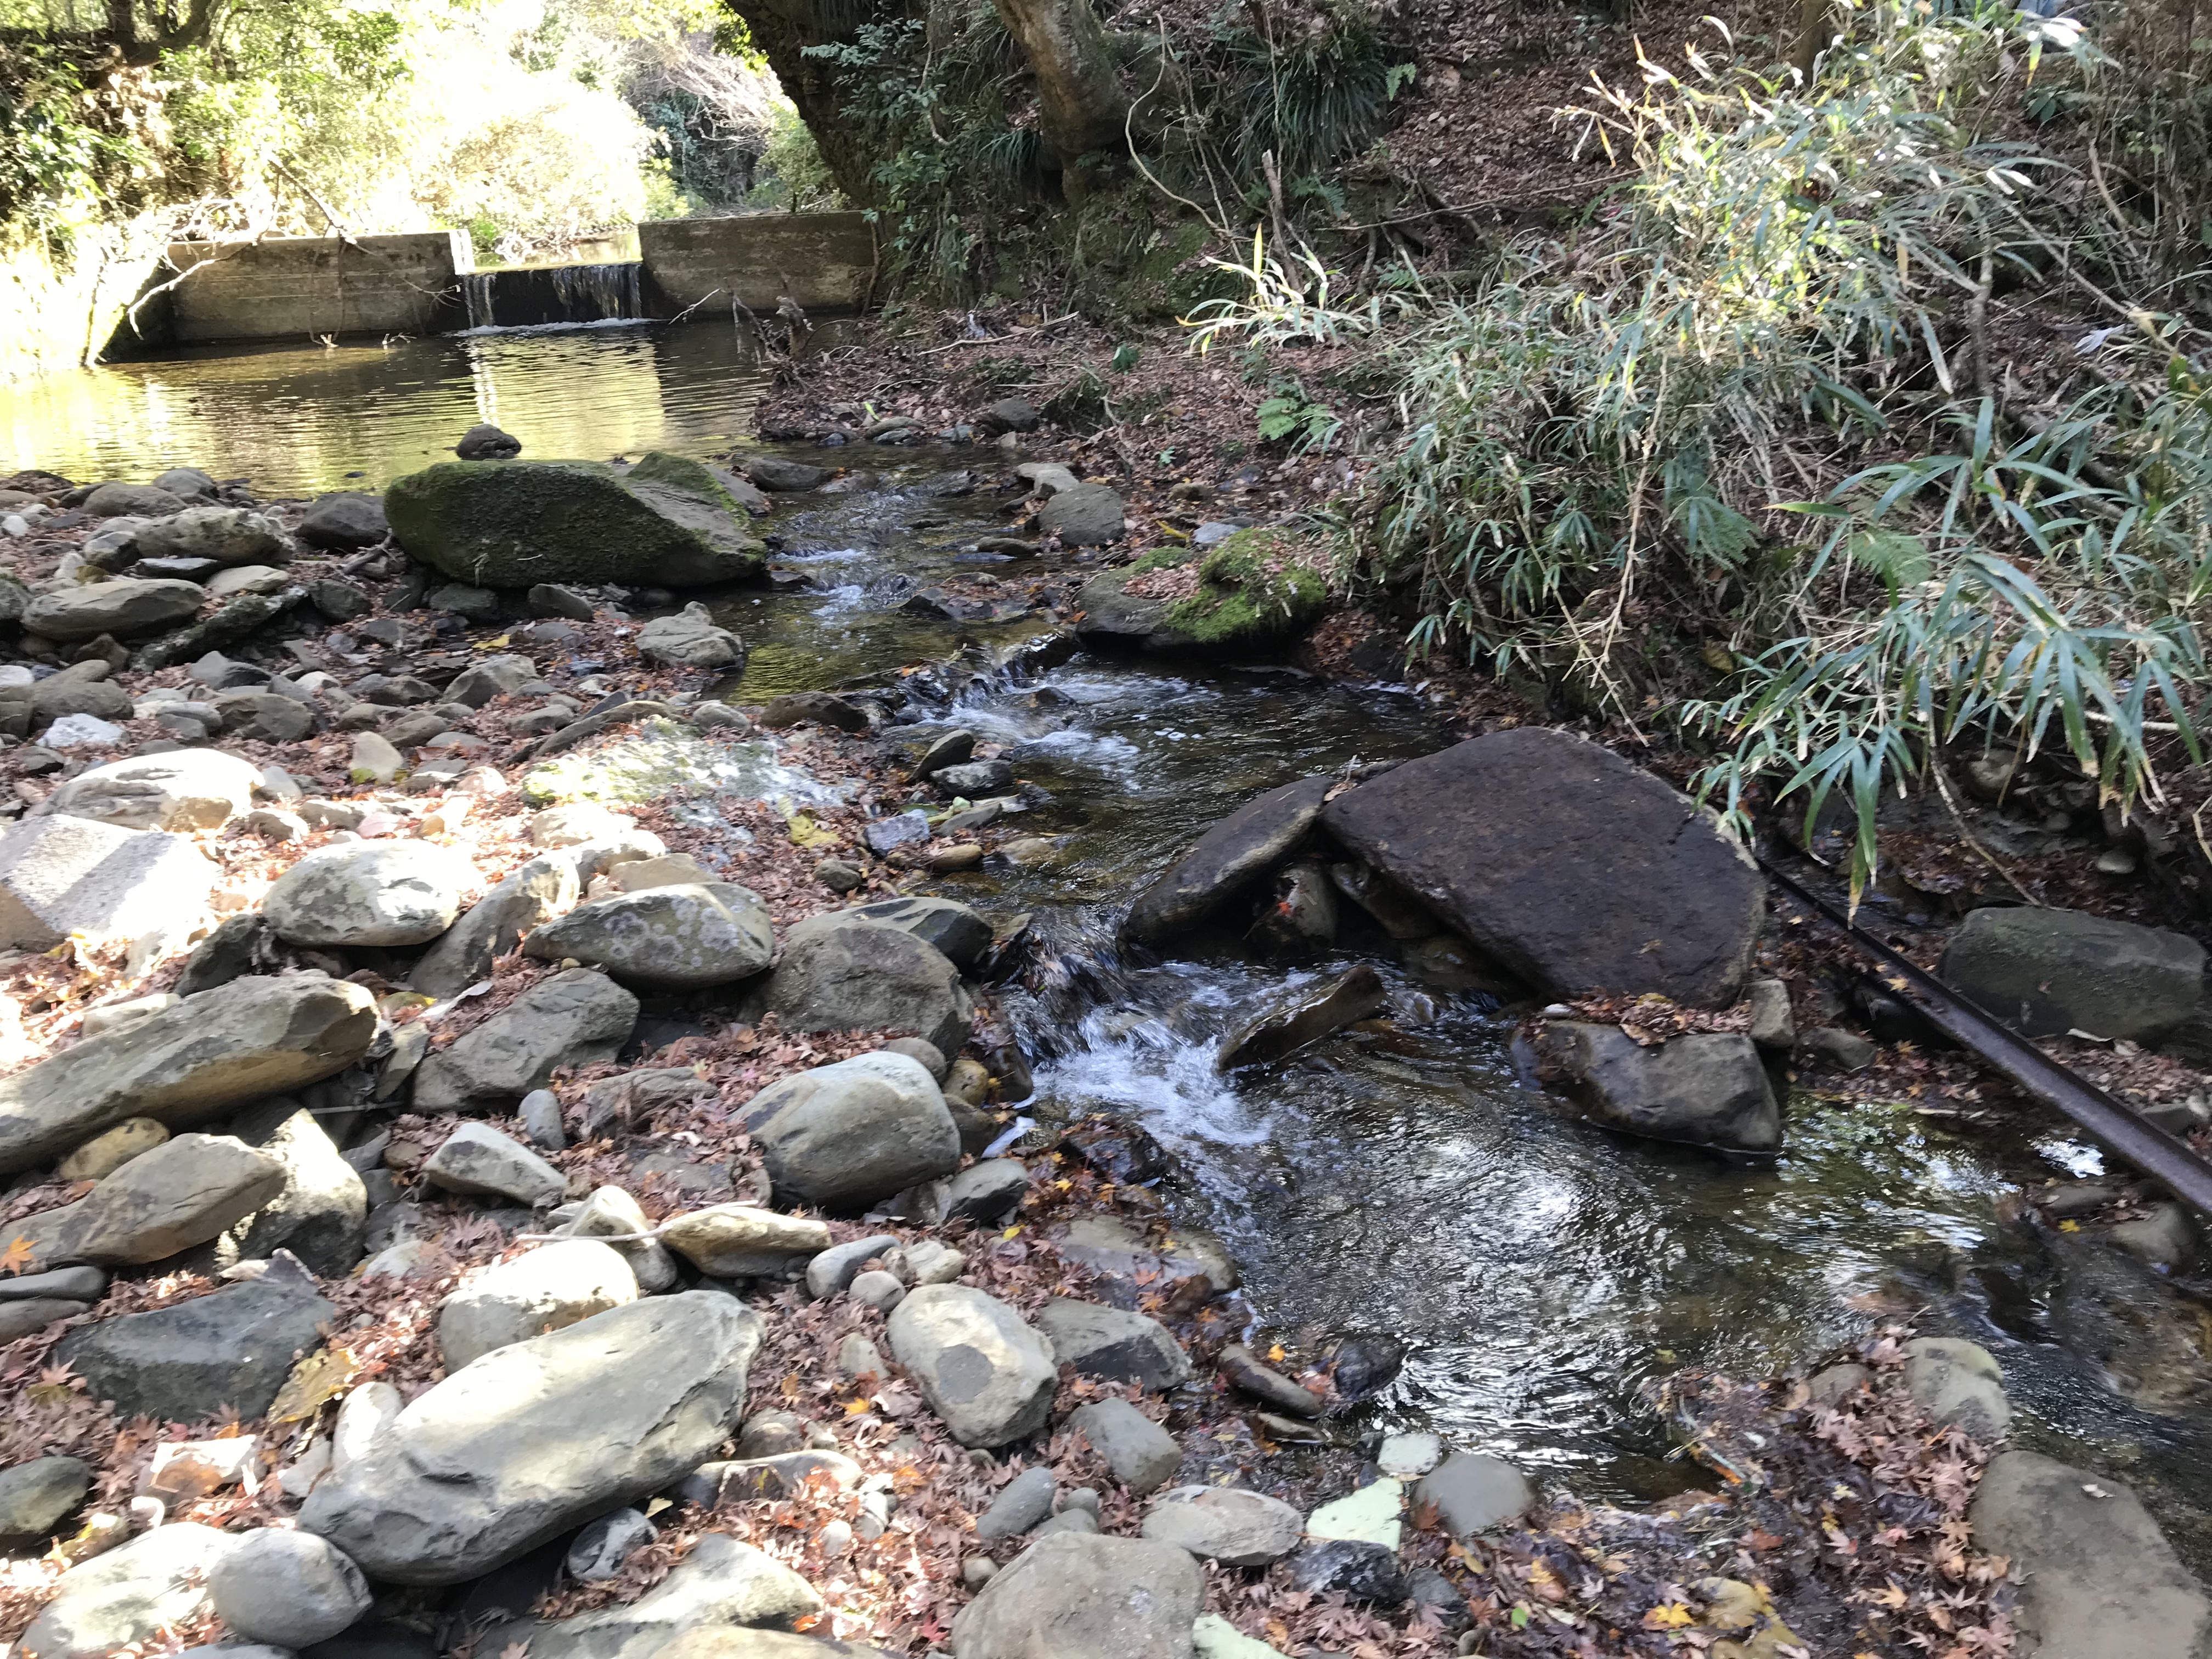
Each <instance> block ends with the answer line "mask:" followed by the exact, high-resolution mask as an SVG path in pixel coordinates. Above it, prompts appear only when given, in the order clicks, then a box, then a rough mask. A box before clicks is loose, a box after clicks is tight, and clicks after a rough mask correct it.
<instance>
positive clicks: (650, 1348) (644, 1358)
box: [300, 1291, 761, 1652]
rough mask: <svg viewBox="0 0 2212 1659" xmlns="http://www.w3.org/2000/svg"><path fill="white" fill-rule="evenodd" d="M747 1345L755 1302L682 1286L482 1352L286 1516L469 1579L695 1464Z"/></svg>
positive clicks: (738, 1394)
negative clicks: (296, 1514)
mask: <svg viewBox="0 0 2212 1659" xmlns="http://www.w3.org/2000/svg"><path fill="white" fill-rule="evenodd" d="M760 1342H761V1321H760V1316H759V1315H757V1314H756V1313H754V1312H753V1311H752V1310H750V1309H748V1308H746V1307H745V1306H744V1305H743V1304H740V1303H738V1302H737V1301H735V1300H733V1299H732V1298H731V1297H726V1296H721V1295H718V1294H716V1293H714V1292H713V1291H684V1292H683V1293H682V1294H680V1295H676V1296H662V1297H653V1298H651V1299H650V1300H647V1301H644V1302H635V1303H632V1304H629V1305H628V1306H626V1307H619V1308H615V1309H613V1310H610V1311H608V1312H606V1313H603V1314H600V1315H599V1316H596V1317H594V1318H592V1319H587V1320H585V1321H584V1322H581V1323H580V1324H574V1325H571V1326H568V1328H565V1329H562V1330H558V1331H555V1332H553V1333H552V1334H550V1335H545V1336H538V1337H533V1338H532V1339H531V1340H527V1341H523V1342H516V1343H513V1344H512V1345H511V1346H507V1347H502V1348H499V1349H496V1350H495V1351H493V1352H490V1353H488V1354H486V1355H485V1356H483V1358H481V1359H479V1360H477V1363H476V1364H472V1365H469V1366H466V1367H465V1368H464V1369H463V1370H459V1371H458V1372H455V1373H453V1374H452V1375H450V1376H447V1378H446V1380H445V1381H444V1382H442V1383H439V1384H437V1385H436V1386H435V1387H434V1388H432V1389H430V1390H429V1392H428V1393H427V1394H424V1395H421V1396H419V1397H418V1398H416V1400H415V1401H413V1402H412V1403H411V1404H410V1405H409V1406H408V1407H406V1409H404V1411H402V1412H401V1413H399V1415H398V1417H397V1418H396V1419H394V1420H393V1421H392V1425H391V1427H390V1428H389V1429H388V1430H387V1431H386V1432H385V1433H384V1434H383V1435H381V1436H380V1437H378V1438H377V1439H375V1440H374V1441H373V1442H371V1443H370V1444H369V1445H368V1448H367V1449H366V1450H365V1451H363V1452H362V1455H360V1456H359V1457H358V1458H357V1459H356V1460H355V1461H354V1462H351V1463H349V1464H348V1465H347V1466H346V1468H344V1469H343V1470H341V1471H339V1472H338V1473H337V1474H334V1475H333V1476H331V1478H329V1479H327V1480H325V1481H324V1482H323V1483H322V1484H321V1485H319V1486H317V1487H316V1488H315V1490H314V1492H313V1493H311V1494H310V1495H309V1497H308V1499H307V1504H306V1506H305V1507H304V1508H303V1509H302V1510H301V1512H300V1524H301V1526H302V1527H304V1528H307V1530H308V1531H311V1532H316V1533H319V1534H322V1535H323V1536H325V1537H326V1538H328V1539H329V1540H330V1541H331V1542H332V1543H334V1544H336V1545H337V1547H339V1548H340V1549H342V1550H343V1551H344V1552H345V1553H347V1554H348V1555H349V1556H351V1557H352V1558H353V1559H355V1560H356V1561H357V1562H359V1563H360V1564H361V1565H362V1568H363V1569H364V1570H365V1571H368V1573H369V1574H370V1575H371V1576H372V1577H377V1578H380V1579H383V1580H385V1581H386V1582H387V1583H400V1584H453V1583H463V1582H465V1581H466V1580H468V1579H471V1578H474V1577H478V1576H479V1575H481V1574H483V1573H485V1572H488V1571H490V1570H491V1569H492V1568H494V1567H496V1566H499V1565H501V1564H503V1563H505V1562H507V1561H511V1560H513V1559H514V1558H515V1557H516V1556H518V1555H520V1554H521V1553H523V1552H524V1551H526V1550H527V1549H529V1548H531V1547H532V1546H534V1545H536V1544H538V1543H541V1542H543V1541H545V1540H547V1539H549V1538H551V1537H553V1536H555V1535H556V1534H559V1533H561V1532H563V1531H565V1530H567V1529H568V1528H572V1527H574V1526H577V1525H580V1523H582V1522H585V1521H586V1520H589V1519H590V1518H591V1517H592V1516H594V1515H598V1514H602V1513H604V1512H605V1511H606V1510H611V1509H616V1508H618V1507H620V1506H621V1505H623V1504H627V1503H629V1502H630V1501H632V1500H633V1499H635V1498H641V1497H643V1496H645V1495H646V1494H647V1493H648V1492H653V1491H656V1490H657V1489H659V1487H661V1486H665V1485H667V1484H668V1483H670V1482H671V1481H673V1480H676V1479H677V1478H678V1477H679V1476H680V1475H683V1474H688V1473H689V1472H690V1470H692V1469H693V1468H696V1467H698V1465H699V1464H701V1463H702V1462H705V1461H706V1460H707V1458H708V1456H709V1455H711V1454H712V1453H713V1451H714V1447H715V1446H716V1444H718V1443H720V1440H721V1439H722V1437H724V1436H725V1435H726V1434H727V1433H728V1432H729V1431H730V1429H731V1428H732V1426H733V1425H734V1424H735V1421H736V1419H737V1415H738V1412H739V1411H740V1410H741V1409H742V1408H743V1407H744V1398H745V1369H746V1366H747V1365H748V1364H750V1361H751V1359H752V1356H753V1354H754V1353H755V1352H757V1350H758V1348H759V1346H760ZM695 1559H696V1558H695ZM533 1651H547V1652H550V1651H554V1649H551V1648H548V1649H544V1650H537V1649H533Z"/></svg>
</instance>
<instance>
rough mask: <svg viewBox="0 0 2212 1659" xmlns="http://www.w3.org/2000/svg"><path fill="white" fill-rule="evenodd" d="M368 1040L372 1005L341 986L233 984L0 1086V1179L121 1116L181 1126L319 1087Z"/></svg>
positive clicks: (309, 980) (316, 981) (362, 992)
mask: <svg viewBox="0 0 2212 1659" xmlns="http://www.w3.org/2000/svg"><path fill="white" fill-rule="evenodd" d="M375 1036H376V1000H375V999H374V997H372V996H371V995H370V994H368V991H367V990H366V989H364V988H363V987H361V986H358V985H355V984H352V983H350V982H349V981H345V980H335V979H327V978H325V977H324V976H323V975H320V974H295V975H286V976H284V977H283V978H281V979H240V980H234V981H231V982H230V983H229V984H228V985H222V986H217V987H216V988H215V989H214V990H211V991H204V992H202V993H201V994H198V995H197V996H192V997H187V998H185V1000H184V1001H182V1002H180V1003H179V1004H178V1005H177V1006H175V1007H173V1008H167V1009H164V1010H162V1011H161V1012H159V1013H155V1014H149V1015H147V1016H146V1017H145V1018H143V1019H137V1020H133V1021H131V1023H130V1024H126V1025H121V1026H118V1027H116V1028H115V1029H114V1030H109V1031H104V1032H102V1033H101V1034H100V1036H94V1037H87V1038H86V1039H84V1040H83V1041H82V1042H78V1043H76V1044H75V1045H74V1046H72V1047H70V1048H64V1049H63V1050H62V1051H61V1053H59V1054H56V1055H54V1056H53V1057H52V1059H49V1060H41V1061H40V1062H39V1064H37V1065H36V1066H32V1067H30V1068H29V1069H28V1070H27V1071H21V1072H18V1073H15V1075H14V1076H13V1077H9V1078H5V1079H0V1174H12V1173H13V1172H14V1171H15V1170H24V1169H28V1168H30V1167H31V1166H32V1165H33V1164H40V1163H43V1162H45V1161H46V1159H47V1158H53V1157H56V1156H58V1154H60V1153H62V1152H67V1151H69V1150H70V1148H71V1147H73V1146H78V1145H80V1144H81V1143H82V1142H84V1141H86V1140H88V1139H91V1138H92V1137H93V1136H94V1135H96V1134H98V1133H100V1131H101V1130H102V1129H106V1128H108V1127H111V1126H112V1125H114V1124H117V1123H120V1122H121V1121H123V1120H124V1119H125V1118H126V1117H150V1118H155V1119H158V1120H160V1121H161V1122H163V1123H167V1124H172V1125H175V1124H181V1123H186V1122H190V1121H195V1120H198V1119H202V1118H207V1117H211V1116H213V1115H216V1113H218V1112H221V1111H222V1110H223V1109H226V1108H228V1107H232V1106H238V1105H242V1104H244V1103H246V1102H247V1101H251V1100H258V1099H259V1098H260V1097H263V1096H264V1095H274V1094H282V1093H284V1092H285V1091H288V1090H292V1089H297V1088H301V1087H303V1086H305V1085H307V1084H310V1083H317V1082H319V1081H321V1080H322V1079H324V1078H326V1077H329V1076H331V1074H332V1073H336V1072H339V1071H343V1069H344V1068H345V1067H346V1066H349V1065H351V1064H352V1063H353V1062H354V1061H355V1060H358V1059H360V1058H361V1056H362V1054H364V1053H366V1052H367V1051H368V1045H369V1043H370V1042H371V1041H372V1040H373V1039H374V1037H375Z"/></svg>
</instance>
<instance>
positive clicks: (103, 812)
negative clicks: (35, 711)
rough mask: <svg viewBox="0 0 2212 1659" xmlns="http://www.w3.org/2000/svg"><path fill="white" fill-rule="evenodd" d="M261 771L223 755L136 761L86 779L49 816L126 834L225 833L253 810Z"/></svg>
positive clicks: (57, 799) (66, 789)
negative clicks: (144, 831)
mask: <svg viewBox="0 0 2212 1659" xmlns="http://www.w3.org/2000/svg"><path fill="white" fill-rule="evenodd" d="M260 781H261V773H260V770H259V769H258V768H257V767H256V766H254V765H253V763H252V762H250V761H244V760H240V758H239V757H237V756H235V755H226V754H224V753H223V752H222V750H219V749H177V750H169V751H167V752H166V753H163V754H159V755H133V756H131V757H129V758H128V759H125V760H118V761H110V762H108V763H107V764H106V765H105V766H95V767H94V768H92V769H90V770H89V771H87V772H82V773H80V774H79V775H77V776H76V777H74V778H71V779H70V781H68V782H67V783H65V784H64V785H62V787H60V788H58V789H57V790H55V791H54V793H52V795H51V796H50V797H48V798H47V800H46V807H45V809H44V811H45V813H46V814H52V813H63V814H66V815H67V816H69V817H78V818H90V819H92V820H94V821H95V822H97V823H113V824H118V825H120V826H121V827H122V828H124V829H186V830H189V829H222V826H223V825H224V824H226V823H229V822H230V820H231V819H232V818H234V817H237V816H238V814H240V812H243V811H247V810H248V809H249V808H251V807H252V805H253V790H254V787H255V786H256V785H257V784H258V783H259V782H260Z"/></svg>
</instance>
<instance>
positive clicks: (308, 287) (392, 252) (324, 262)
mask: <svg viewBox="0 0 2212 1659" xmlns="http://www.w3.org/2000/svg"><path fill="white" fill-rule="evenodd" d="M638 246H639V252H640V255H641V258H639V260H638V261H637V262H636V263H635V264H624V265H605V264H592V265H575V266H550V267H534V268H528V269H516V270H487V271H480V270H477V268H476V260H475V256H474V251H473V250H472V249H471V246H470V245H469V241H468V239H467V237H466V236H465V235H464V234H462V233H461V232H459V231H458V230H443V231H428V232H423V233H420V234H407V235H397V236H358V237H352V236H349V237H337V236H269V237H263V238H261V239H260V240H258V241H251V242H215V243H210V242H180V243H177V244H175V245H173V246H172V247H171V248H170V250H169V264H170V265H171V267H172V270H170V271H165V272H163V273H161V276H162V277H163V278H166V279H167V280H169V281H171V282H172V283H173V287H172V288H171V289H169V290H168V291H167V293H166V294H164V295H162V296H161V297H162V299H163V301H166V304H165V305H164V306H163V307H161V313H165V314H158V315H156V316H155V317H152V318H148V319H143V321H142V327H143V326H144V324H145V323H147V322H150V323H152V324H153V325H154V326H153V327H151V328H149V329H147V330H146V336H147V343H178V344H197V343H203V342H210V341H230V340H280V339H292V340H297V339H303V338H314V337H321V336H331V337H337V336H341V335H356V336H357V335H364V334H369V335H390V334H413V335H422V334H447V333H453V332H457V331H460V330H463V329H467V328H471V327H485V326H498V327H505V326H511V325H518V324H538V323H562V322H598V321H606V320H621V319H629V318H635V319H674V318H678V317H683V316H700V317H706V316H714V315H718V314H719V315H722V316H726V315H728V314H729V313H730V310H731V307H732V301H738V302H742V303H743V304H744V305H746V306H749V307H751V308H752V309H753V310H755V311H757V312H761V313H769V312H773V311H774V310H775V307H776V305H777V302H778V301H779V300H781V298H782V297H783V296H785V295H789V296H790V297H791V298H793V299H794V300H796V301H798V302H799V304H800V305H802V306H804V307H805V308H806V309H807V310H808V311H810V312H820V313H836V312H847V311H857V310H860V309H861V308H863V307H866V305H867V304H868V303H869V302H870V301H871V300H872V297H873V292H874V288H875V283H876V275H877V252H876V237H875V227H874V226H873V225H872V224H871V223H870V222H868V218H867V216H866V215H865V214H861V213H781V212H771V213H745V214H735V215H732V216H729V217H727V218H720V219H672V220H662V221H659V222H653V223H649V224H643V225H640V226H639V227H638Z"/></svg>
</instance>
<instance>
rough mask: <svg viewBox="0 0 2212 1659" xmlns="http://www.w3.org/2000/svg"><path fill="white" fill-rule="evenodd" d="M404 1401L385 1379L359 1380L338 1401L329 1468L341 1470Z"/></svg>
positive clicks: (365, 1447)
mask: <svg viewBox="0 0 2212 1659" xmlns="http://www.w3.org/2000/svg"><path fill="white" fill-rule="evenodd" d="M406 1403H407V1402H406V1401H404V1400H402V1399H401V1398H400V1397H399V1390H398V1389H395V1388H393V1387H392V1384H390V1383H362V1384H361V1385H360V1386H359V1387H358V1388H356V1389H354V1390H353V1391H352V1392H351V1393H350V1394H349V1395H346V1397H345V1398H344V1399H343V1401H340V1402H339V1404H338V1415H337V1422H336V1423H335V1424H333V1425H331V1471H332V1472H333V1473H334V1474H335V1473H339V1472H342V1471H343V1469H344V1468H345V1467H346V1466H347V1465H348V1464H349V1463H351V1462H353V1461H354V1459H356V1457H359V1456H360V1455H362V1453H363V1452H366V1451H367V1450H368V1449H369V1447H370V1446H371V1445H372V1444H373V1443H374V1442H375V1440H376V1437H377V1436H379V1435H380V1434H382V1433H383V1432H384V1431H386V1429H388V1428H390V1427H391V1426H392V1419H394V1418H396V1417H398V1415H399V1413H400V1408H401V1407H404V1406H405V1405H406Z"/></svg>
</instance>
